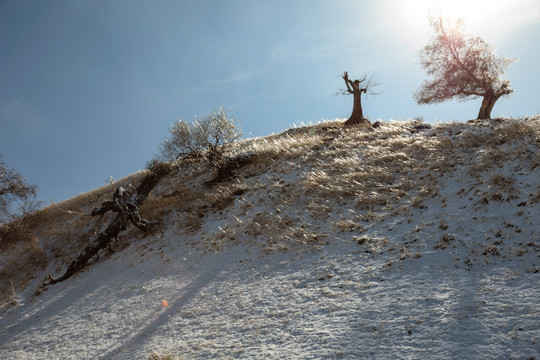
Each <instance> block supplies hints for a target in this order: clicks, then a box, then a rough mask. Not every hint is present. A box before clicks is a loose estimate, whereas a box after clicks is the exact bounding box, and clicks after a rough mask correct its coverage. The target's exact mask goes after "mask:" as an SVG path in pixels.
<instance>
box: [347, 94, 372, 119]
mask: <svg viewBox="0 0 540 360" xmlns="http://www.w3.org/2000/svg"><path fill="white" fill-rule="evenodd" d="M362 90H363V92H366V91H365V90H364V89H359V90H357V89H354V93H353V95H354V100H353V111H352V114H351V116H350V117H349V119H348V120H347V121H345V126H351V125H358V124H362V123H368V124H369V120H368V119H366V118H364V114H363V112H362V102H361V96H362Z"/></svg>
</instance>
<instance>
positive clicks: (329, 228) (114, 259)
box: [0, 118, 540, 360]
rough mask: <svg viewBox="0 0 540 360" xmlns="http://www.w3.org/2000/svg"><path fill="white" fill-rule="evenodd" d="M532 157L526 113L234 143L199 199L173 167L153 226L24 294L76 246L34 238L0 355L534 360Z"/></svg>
mask: <svg viewBox="0 0 540 360" xmlns="http://www.w3.org/2000/svg"><path fill="white" fill-rule="evenodd" d="M539 147H540V120H539V119H538V118H532V119H521V120H505V121H497V122H493V123H491V124H484V123H479V122H477V123H475V122H470V123H466V124H463V123H452V124H437V125H427V124H423V123H421V122H418V121H408V122H390V123H383V124H382V125H381V126H380V127H379V128H377V129H376V130H374V131H359V130H357V129H343V128H342V127H341V124H340V123H338V122H328V123H322V124H319V125H315V126H310V127H303V128H297V129H291V130H290V131H288V132H285V133H283V134H280V135H274V136H269V137H266V138H260V139H253V140H250V141H245V142H243V143H242V144H240V145H239V147H238V149H235V153H234V154H237V155H238V154H244V153H249V154H254V158H253V161H252V162H251V163H250V164H248V165H246V166H245V167H243V168H241V169H239V170H237V171H236V177H235V179H234V180H231V181H229V182H226V183H222V184H218V185H215V186H213V187H212V188H205V187H204V186H203V185H202V183H203V182H204V181H205V180H208V179H209V178H210V174H207V173H206V171H202V170H200V171H199V170H194V169H191V168H187V167H186V166H183V165H182V164H180V166H179V168H178V169H177V170H176V171H174V172H173V173H172V174H171V175H169V176H168V177H167V178H165V179H164V180H163V181H162V183H161V184H160V185H159V186H158V187H157V188H156V189H155V190H154V191H153V192H152V194H151V197H150V198H149V199H148V200H147V209H146V216H147V217H151V218H154V219H157V218H159V219H162V220H163V225H162V227H161V228H160V229H159V231H156V232H154V233H152V234H151V235H147V236H145V235H142V234H139V233H138V232H137V231H135V230H133V229H132V230H128V231H126V232H124V233H122V236H121V239H120V244H119V245H118V247H117V249H116V251H115V252H114V253H113V254H109V255H107V254H103V256H101V257H100V259H99V260H98V261H96V262H95V263H93V264H91V265H90V266H89V267H88V268H87V269H86V270H85V271H84V272H83V273H80V274H78V275H76V276H74V277H73V278H71V279H69V280H67V281H65V282H62V283H59V284H56V285H53V286H50V287H49V288H48V289H46V290H45V291H43V292H42V293H40V294H35V291H36V288H37V286H38V284H39V282H40V281H42V280H43V279H44V278H45V276H46V274H47V273H49V272H54V273H55V274H58V273H60V272H61V271H63V270H64V269H65V267H66V265H67V264H68V263H69V261H70V259H72V258H73V257H75V256H76V255H77V253H78V251H79V250H80V249H81V248H82V247H84V243H85V241H91V239H92V236H91V234H90V235H88V236H86V235H85V236H82V235H84V234H81V237H80V239H78V240H77V242H76V244H77V245H78V247H77V246H75V245H73V244H72V245H69V241H66V240H65V237H66V236H65V231H64V232H62V234H60V235H57V236H56V237H55V232H54V231H53V230H51V229H49V231H43V233H42V234H36V236H37V237H38V238H39V242H40V244H41V246H42V248H43V252H44V253H45V254H47V256H48V259H49V260H48V265H47V266H46V269H41V270H39V271H36V272H35V274H34V275H35V278H34V279H33V280H31V281H29V282H28V284H27V285H26V286H25V287H24V288H20V289H19V288H18V289H17V290H16V292H17V294H16V296H14V297H13V299H12V300H15V301H11V302H10V303H9V304H8V303H6V305H4V306H3V309H2V312H1V318H0V358H2V359H154V360H155V359H184V358H185V359H191V358H260V359H267V358H272V359H273V358H283V359H289V358H302V359H320V358H343V359H357V358H375V359H395V358H407V359H416V358H418V359H426V358H429V359H448V358H456V359H479V358H493V359H510V358H512V359H530V358H538V357H539V356H540V343H539V341H540V303H539V301H538V299H539V298H540V288H539V286H538V285H539V284H538V276H539V274H538V270H539V268H540V261H539V260H540V257H539V254H540V252H539V250H540V226H539V225H538V219H539V218H540V180H539V179H540V152H539ZM234 154H233V155H234ZM96 205H99V203H97V204H91V203H88V204H85V206H86V208H85V207H83V208H82V210H80V211H86V210H88V208H89V207H91V206H96ZM65 216H66V219H65V221H66V222H67V223H73V225H72V226H73V228H72V229H70V231H71V232H72V233H77V232H79V233H83V232H85V233H87V232H88V231H94V232H95V231H99V229H102V228H103V226H104V225H103V224H104V223H106V219H105V220H94V219H92V218H85V219H84V221H85V222H86V223H84V222H83V221H79V220H78V221H72V222H69V221H70V220H68V217H69V216H73V215H69V214H66V215H65ZM89 219H90V220H89ZM88 221H96V223H92V224H88V223H87V222H88ZM99 221H101V223H100V222H99ZM100 226H101V228H100ZM44 234H45V235H44ZM60 241H66V245H65V247H66V249H68V250H65V252H64V253H62V256H58V254H59V253H61V252H60V251H59V250H58V247H61V246H62V245H61V244H59V243H58V242H60Z"/></svg>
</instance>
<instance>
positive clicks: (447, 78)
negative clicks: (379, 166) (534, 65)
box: [414, 16, 516, 119]
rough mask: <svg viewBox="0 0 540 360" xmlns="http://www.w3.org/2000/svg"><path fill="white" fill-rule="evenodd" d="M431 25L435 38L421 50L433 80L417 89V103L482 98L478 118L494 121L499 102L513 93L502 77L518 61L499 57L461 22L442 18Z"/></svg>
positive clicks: (426, 68) (436, 18)
mask: <svg viewBox="0 0 540 360" xmlns="http://www.w3.org/2000/svg"><path fill="white" fill-rule="evenodd" d="M430 23H431V28H432V30H433V37H432V38H431V40H430V42H429V43H428V44H427V45H426V46H425V47H424V48H423V49H422V50H421V51H420V59H421V65H422V67H423V68H424V69H425V70H426V72H427V73H428V75H430V76H432V79H431V80H426V81H424V83H423V84H422V85H421V87H420V88H419V89H418V90H417V92H416V93H415V95H414V97H415V99H416V101H417V102H418V103H419V104H432V103H439V102H443V101H446V100H451V99H456V100H458V101H467V100H470V99H476V98H482V105H481V107H480V111H479V112H478V119H490V118H491V111H492V110H493V106H494V105H495V102H497V100H498V99H499V98H500V97H501V96H504V95H508V94H511V93H512V91H513V90H512V87H511V86H510V81H508V80H506V79H503V78H502V75H503V74H504V73H505V72H506V68H507V67H508V65H510V64H512V63H513V62H515V61H516V59H509V58H507V57H504V56H501V57H497V56H496V55H495V48H494V47H493V46H492V45H490V44H488V43H486V42H485V41H484V39H482V38H481V37H475V36H470V35H466V34H464V32H463V25H464V23H463V21H461V20H458V21H456V22H451V21H449V20H443V18H442V17H441V16H439V17H432V18H431V19H430Z"/></svg>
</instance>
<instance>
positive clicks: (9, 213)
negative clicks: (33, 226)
mask: <svg viewBox="0 0 540 360" xmlns="http://www.w3.org/2000/svg"><path fill="white" fill-rule="evenodd" d="M36 193H37V186H35V185H29V184H27V183H26V182H25V181H24V178H23V176H22V175H21V174H20V173H18V172H17V171H15V170H13V169H10V168H8V166H7V164H6V163H5V162H4V161H3V160H2V159H1V155H0V224H2V223H7V222H10V221H12V220H14V219H15V218H17V217H19V216H22V215H25V214H27V213H29V212H32V211H34V210H37V208H38V207H39V203H38V202H36V200H35V198H36Z"/></svg>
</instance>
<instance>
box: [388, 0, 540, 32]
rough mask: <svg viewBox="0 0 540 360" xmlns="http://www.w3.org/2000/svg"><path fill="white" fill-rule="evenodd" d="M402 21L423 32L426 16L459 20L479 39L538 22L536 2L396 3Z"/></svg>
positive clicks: (458, 0) (418, 0) (453, 0)
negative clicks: (479, 36)
mask: <svg viewBox="0 0 540 360" xmlns="http://www.w3.org/2000/svg"><path fill="white" fill-rule="evenodd" d="M398 11H399V12H400V16H401V18H402V20H403V21H404V22H405V23H406V24H407V26H409V27H410V28H421V27H422V28H425V26H426V25H427V23H428V21H427V18H428V16H429V15H430V14H432V15H435V16H438V15H441V16H442V17H443V18H449V19H463V20H465V22H466V27H467V28H468V29H469V30H471V31H472V32H474V33H478V34H479V35H488V36H489V35H497V34H499V33H503V32H507V31H511V30H513V29H515V27H517V26H520V25H525V24H527V23H530V22H531V21H538V20H539V19H540V1H538V0H514V1H508V0H411V1H400V2H399V9H398Z"/></svg>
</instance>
